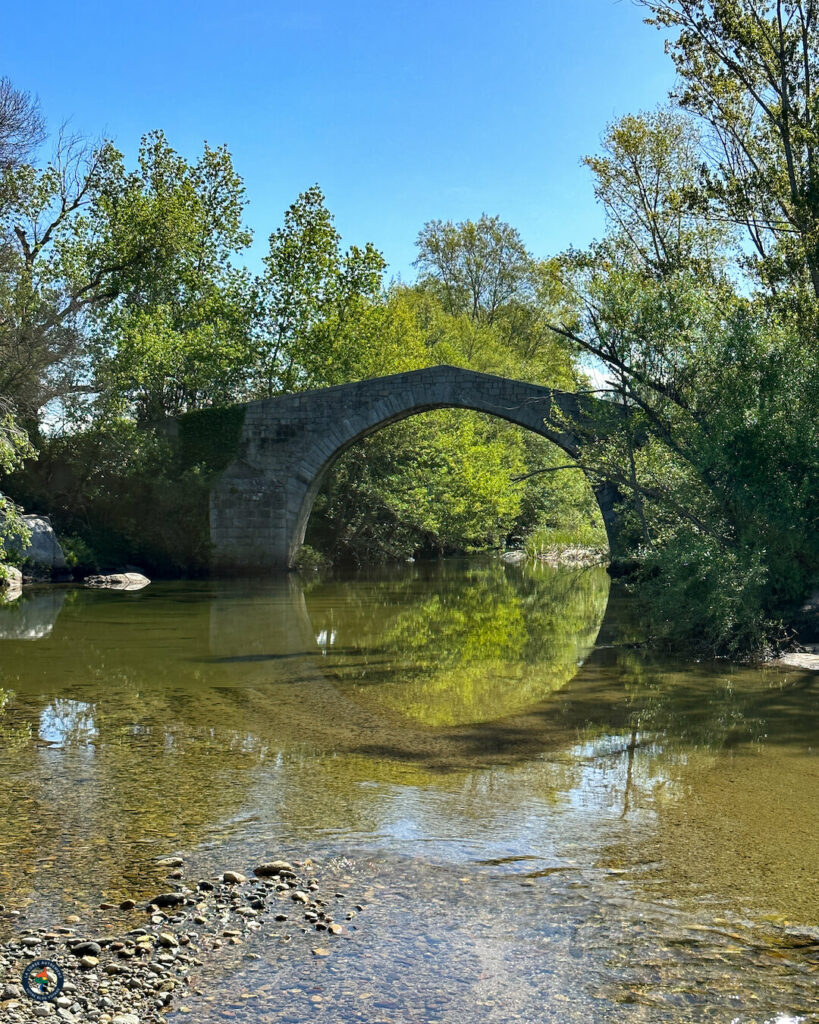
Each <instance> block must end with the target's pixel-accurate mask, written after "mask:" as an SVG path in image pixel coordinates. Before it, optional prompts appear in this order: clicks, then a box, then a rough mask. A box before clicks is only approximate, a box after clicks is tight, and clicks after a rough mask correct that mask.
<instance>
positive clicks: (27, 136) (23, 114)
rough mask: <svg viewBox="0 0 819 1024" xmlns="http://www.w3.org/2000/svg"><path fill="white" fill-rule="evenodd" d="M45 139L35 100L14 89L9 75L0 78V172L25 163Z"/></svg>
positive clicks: (41, 119) (43, 127) (38, 107)
mask: <svg viewBox="0 0 819 1024" xmlns="http://www.w3.org/2000/svg"><path fill="white" fill-rule="evenodd" d="M44 139H45V121H44V119H43V115H42V112H41V111H40V104H39V103H38V101H37V100H36V99H35V98H34V97H32V96H31V95H30V94H29V93H27V92H24V91H23V90H22V89H17V88H15V86H14V84H13V83H12V81H11V79H10V78H6V77H5V76H4V77H2V78H0V173H1V172H3V171H6V170H9V169H10V168H12V167H17V166H19V165H20V164H21V163H25V162H27V161H28V159H29V157H30V156H31V153H32V152H33V150H34V149H36V147H37V146H39V145H40V143H41V142H43V141H44Z"/></svg>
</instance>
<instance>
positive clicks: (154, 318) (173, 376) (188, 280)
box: [75, 132, 254, 422]
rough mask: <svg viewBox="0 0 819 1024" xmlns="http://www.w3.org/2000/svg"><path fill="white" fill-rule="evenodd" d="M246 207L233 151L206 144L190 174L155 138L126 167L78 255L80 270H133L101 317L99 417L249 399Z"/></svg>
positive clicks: (93, 213) (96, 368) (111, 183)
mask: <svg viewBox="0 0 819 1024" xmlns="http://www.w3.org/2000/svg"><path fill="white" fill-rule="evenodd" d="M244 206H245V199H244V186H243V183H242V180H241V178H240V177H239V175H238V174H237V173H236V171H235V170H234V168H233V162H232V159H231V156H230V153H229V152H228V150H227V149H226V147H224V146H221V147H217V148H215V149H214V148H211V147H210V146H208V145H207V143H206V144H205V147H204V150H203V152H202V155H201V156H200V157H199V159H198V160H197V161H196V162H194V163H190V162H188V161H187V160H185V159H184V158H183V157H181V156H180V155H179V154H178V153H176V152H175V151H174V150H173V149H172V148H171V146H170V145H169V144H168V142H167V140H166V138H165V136H164V135H163V134H162V132H152V133H150V134H148V135H146V136H145V137H144V138H143V140H142V145H141V147H140V152H139V166H138V168H137V169H136V170H134V171H131V172H128V171H126V170H125V168H124V166H123V164H122V161H121V159H118V160H117V163H116V166H115V168H114V173H113V174H111V175H110V176H109V178H108V179H107V180H106V181H105V182H104V183H103V187H101V188H100V189H99V190H98V193H97V195H96V196H95V198H94V201H93V203H92V204H91V206H90V209H89V211H88V213H87V215H86V217H85V218H84V220H83V222H82V224H81V225H80V230H79V232H78V239H77V243H76V248H75V257H76V259H78V260H87V259H88V256H89V254H93V253H95V252H96V251H102V252H104V253H106V254H107V259H108V260H109V262H111V263H113V264H115V265H118V266H121V267H122V270H121V272H120V275H119V277H118V279H117V281H116V282H115V289H112V292H113V294H111V296H110V298H109V301H108V302H107V303H106V304H105V305H104V306H102V307H100V308H99V310H98V311H97V312H96V314H95V317H94V336H93V345H92V361H91V377H92V386H93V389H94V390H95V391H96V393H97V395H98V401H97V408H98V410H99V411H100V412H102V413H104V414H106V415H110V414H122V413H126V414H132V415H134V416H135V417H136V418H137V420H139V421H143V422H145V421H154V420H158V419H161V418H162V417H165V416H175V415H178V414H180V413H182V412H186V411H190V410H193V409H198V408H201V407H203V406H207V405H220V404H221V405H223V404H228V403H230V402H232V401H241V400H243V399H244V398H245V397H247V395H248V383H247V377H248V374H249V368H250V363H251V353H250V350H249V346H248V336H249V332H250V322H251V318H252V315H253V311H254V293H253V288H252V282H251V279H250V275H249V274H248V273H247V271H246V270H239V269H236V267H235V264H234V260H235V257H236V256H237V255H238V254H239V253H240V252H241V251H242V250H243V249H244V248H246V247H247V246H248V245H249V244H250V241H251V235H250V232H249V231H248V230H247V229H246V228H245V227H244V225H243V220H242V218H243V211H244Z"/></svg>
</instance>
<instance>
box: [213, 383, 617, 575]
mask: <svg viewBox="0 0 819 1024" xmlns="http://www.w3.org/2000/svg"><path fill="white" fill-rule="evenodd" d="M598 401H599V400H598V399H593V398H589V397H588V396H579V395H575V394H570V393H567V392H563V391H555V390H553V389H552V388H546V387H539V386H538V385H535V384H527V383H525V382H523V381H519V380H509V379H507V378H505V377H495V376H491V375H490V374H486V373H475V372H474V371H472V370H464V369H459V368H458V367H454V366H432V367H428V368H426V369H423V370H412V371H410V372H408V373H399V374H393V375H392V376H389V377H376V378H373V379H371V380H364V381H358V382H356V383H353V384H342V385H339V386H338V387H332V388H323V389H320V390H315V391H303V392H300V393H297V394H290V395H279V396H277V397H275V398H267V399H262V400H260V401H256V402H250V403H248V404H247V405H246V406H245V407H244V408H245V416H244V423H243V426H242V431H241V435H240V439H239V448H238V452H237V456H236V458H235V460H234V461H233V462H232V463H231V464H230V465H229V466H228V467H227V468H226V470H225V471H224V473H223V474H222V475H221V477H220V478H219V480H218V482H217V483H216V485H215V487H214V488H213V490H212V492H211V497H210V535H211V545H212V552H213V556H212V557H213V568H214V570H215V571H216V572H217V573H221V574H237V575H238V574H266V573H271V572H277V571H283V570H286V569H288V568H290V567H291V566H292V565H293V562H294V559H295V558H296V555H297V554H298V550H299V548H300V546H301V544H302V541H303V540H304V532H305V529H306V527H307V520H308V518H309V516H310V510H311V509H312V507H313V502H314V501H315V498H316V495H317V494H318V492H319V489H320V487H321V484H322V481H323V479H324V477H325V475H326V473H327V471H328V470H329V468H330V466H332V464H333V462H334V461H335V460H336V459H337V458H338V456H339V455H340V454H341V453H342V452H343V451H344V450H345V449H346V448H348V447H349V446H350V445H352V444H355V442H356V441H359V440H360V439H361V438H363V437H366V436H367V435H368V434H372V433H374V432H375V431H376V430H380V429H381V428H382V427H385V426H388V425H389V424H390V423H396V422H397V421H398V420H402V419H405V418H406V417H408V416H413V415H415V414H416V413H420V412H425V411H427V410H429V409H442V408H461V409H474V410H477V411H478V412H483V413H489V414H491V415H493V416H499V417H501V418H502V419H505V420H509V421H510V422H511V423H516V424H518V425H519V426H521V427H525V428H526V429H527V430H532V431H534V432H535V433H536V434H540V435H541V436H543V437H547V438H549V440H550V441H554V443H555V444H557V445H558V446H559V447H560V448H562V449H563V451H565V452H566V454H567V455H569V456H570V457H572V458H576V457H577V455H578V453H579V451H580V447H581V445H582V441H581V439H580V438H578V437H577V436H576V434H575V433H573V432H571V431H570V430H567V428H566V425H565V424H566V420H567V416H568V417H571V418H572V419H573V420H574V421H575V422H576V423H579V424H580V425H581V426H582V423H583V420H584V418H588V413H589V409H590V403H595V404H596V403H597V402H598ZM594 491H595V494H596V497H597V501H598V503H599V505H600V510H601V512H602V514H603V520H604V522H605V525H606V532H607V534H608V537H609V545H610V547H612V549H614V547H615V533H616V517H615V513H614V503H615V501H616V500H617V498H618V495H617V490H616V488H615V487H614V485H612V484H609V483H597V484H595V485H594Z"/></svg>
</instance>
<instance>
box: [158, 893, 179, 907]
mask: <svg viewBox="0 0 819 1024" xmlns="http://www.w3.org/2000/svg"><path fill="white" fill-rule="evenodd" d="M150 902H151V903H153V905H154V906H155V907H178V906H179V904H180V903H184V902H185V897H184V896H181V895H180V894H179V893H178V892H161V893H160V894H159V895H158V896H154V897H153V899H152V900H150Z"/></svg>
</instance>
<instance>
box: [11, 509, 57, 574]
mask: <svg viewBox="0 0 819 1024" xmlns="http://www.w3.org/2000/svg"><path fill="white" fill-rule="evenodd" d="M22 520H23V522H24V523H25V524H26V526H27V527H28V528H29V530H31V539H30V540H29V542H28V544H27V545H26V547H25V548H23V551H22V557H23V561H24V562H25V563H27V564H29V565H32V566H34V567H35V568H37V569H51V570H54V569H57V570H64V569H66V568H67V566H66V561H65V555H64V554H63V549H62V548H61V547H60V542H59V541H58V540H57V534H56V533H55V532H54V527H53V526H52V525H51V522H50V520H49V518H48V516H22Z"/></svg>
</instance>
